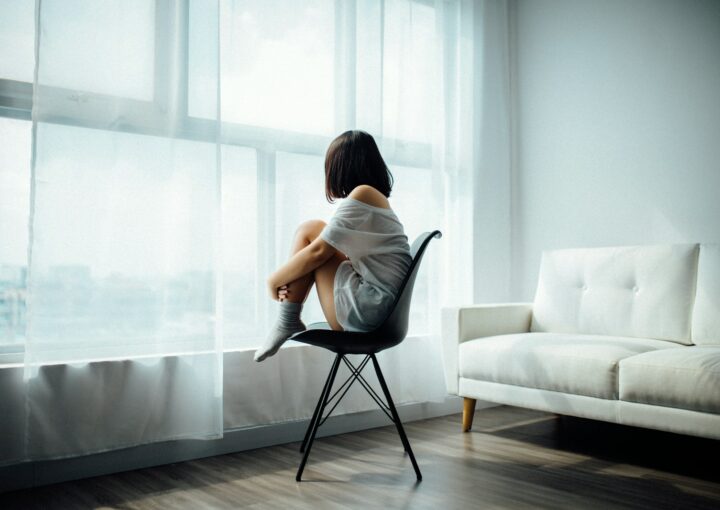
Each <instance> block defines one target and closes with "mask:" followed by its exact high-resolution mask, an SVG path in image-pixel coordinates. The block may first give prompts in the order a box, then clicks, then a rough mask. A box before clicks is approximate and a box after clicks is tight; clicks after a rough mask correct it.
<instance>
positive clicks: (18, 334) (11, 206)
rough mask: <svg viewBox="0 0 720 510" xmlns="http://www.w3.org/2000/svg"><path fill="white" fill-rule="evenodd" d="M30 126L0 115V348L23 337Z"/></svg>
mask: <svg viewBox="0 0 720 510" xmlns="http://www.w3.org/2000/svg"><path fill="white" fill-rule="evenodd" d="M31 127H32V124H31V123H30V122H27V121H23V120H13V119H4V118H0V140H2V141H3V143H2V144H1V145H0V197H1V199H0V352H2V351H3V350H5V351H7V350H19V349H21V348H22V344H23V343H24V341H25V296H26V289H27V249H28V215H29V213H30V142H31ZM13 346H14V347H16V348H13Z"/></svg>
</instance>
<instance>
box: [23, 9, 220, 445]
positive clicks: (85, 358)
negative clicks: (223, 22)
mask: <svg viewBox="0 0 720 510" xmlns="http://www.w3.org/2000/svg"><path fill="white" fill-rule="evenodd" d="M205 4H206V8H207V7H212V3H211V2H205ZM184 7H186V6H183V4H182V3H180V2H162V1H161V2H158V3H157V5H156V4H155V3H152V2H147V1H146V0H133V1H129V0H111V1H105V2H90V1H84V0H42V1H40V2H38V4H37V9H38V10H37V13H36V16H37V43H36V59H37V64H36V66H37V67H36V72H35V87H34V97H33V132H34V137H33V164H32V180H31V205H30V233H31V235H30V248H29V259H30V264H29V282H28V295H29V303H28V305H29V306H28V321H27V340H26V344H25V380H26V383H27V402H28V405H27V412H28V424H27V427H28V428H27V448H28V451H27V455H28V456H29V457H30V458H43V457H58V456H63V455H72V454H78V453H88V452H92V451H99V450H105V449H110V448H118V447H123V446H130V445H134V444H139V443H144V442H150V441H156V440H166V439H177V438H212V437H220V436H222V349H221V348H222V343H221V333H222V331H221V326H222V324H221V321H219V320H218V319H219V318H221V317H222V314H221V302H222V294H221V290H222V286H221V280H220V275H221V271H220V270H219V268H220V267H221V261H220V256H219V254H220V250H219V246H220V218H221V216H220V211H221V202H220V196H221V195H220V189H221V176H220V147H219V144H218V143H217V132H218V130H217V127H216V125H215V123H213V124H211V125H202V126H192V125H190V124H189V123H188V122H187V121H186V117H185V115H184V112H185V111H186V110H187V105H186V103H185V102H186V97H187V91H186V88H185V85H184V79H183V76H184V75H185V74H186V73H187V63H186V61H185V60H184V59H185V58H186V56H185V55H184V54H183V51H184V47H185V44H184V42H185V34H186V30H187V29H186V27H187V17H188V12H187V9H186V8H184ZM215 17H216V19H217V6H215ZM203 29H204V31H205V33H204V34H203V36H204V37H205V38H206V39H208V40H210V41H217V40H218V29H217V22H216V23H214V24H213V23H210V24H206V25H205V26H204V27H203ZM217 69H218V67H217V65H215V73H214V75H213V74H212V73H211V72H208V73H206V76H205V77H206V80H205V81H204V82H203V83H202V84H201V85H199V86H198V87H199V89H198V88H197V87H196V89H197V90H196V92H197V93H202V94H203V95H204V96H205V97H207V98H216V97H217V95H218V90H219V86H218V78H217ZM113 360H123V361H122V362H113Z"/></svg>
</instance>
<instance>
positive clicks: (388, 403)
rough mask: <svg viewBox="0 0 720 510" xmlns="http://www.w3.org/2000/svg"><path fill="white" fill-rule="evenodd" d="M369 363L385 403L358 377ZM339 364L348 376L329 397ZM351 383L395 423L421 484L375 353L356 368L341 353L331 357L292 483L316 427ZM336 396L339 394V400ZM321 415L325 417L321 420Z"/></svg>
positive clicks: (321, 423) (410, 449) (301, 468)
mask: <svg viewBox="0 0 720 510" xmlns="http://www.w3.org/2000/svg"><path fill="white" fill-rule="evenodd" d="M369 361H372V363H373V367H374V368H375V373H376V375H377V379H378V382H379V383H380V387H381V388H382V391H383V394H384V395H385V402H383V400H382V398H381V397H380V395H378V394H377V392H376V391H375V390H374V389H373V388H372V386H370V384H369V383H368V382H367V380H366V379H365V378H364V377H363V376H362V373H361V372H362V371H363V369H364V368H365V367H366V366H367V364H368V362H369ZM341 362H344V363H345V365H346V366H347V367H348V369H350V377H348V378H347V379H346V380H345V382H344V383H342V384H341V385H340V387H339V388H338V389H337V390H336V391H335V393H333V394H332V396H330V393H331V391H332V387H333V383H334V382H335V376H336V375H337V371H338V368H340V363H341ZM355 381H358V382H359V383H360V385H361V386H362V387H363V388H365V391H367V392H368V394H369V395H370V397H372V399H373V400H374V401H375V402H376V403H377V404H378V406H380V410H381V411H383V412H384V413H385V415H387V417H388V418H389V419H390V421H391V422H393V423H394V424H395V427H396V428H397V431H398V434H399V435H400V440H401V441H402V444H403V448H405V451H406V452H407V454H408V455H409V457H410V461H411V462H412V465H413V469H414V470H415V475H416V476H417V479H418V481H421V480H422V474H421V473H420V468H419V467H418V464H417V461H416V460H415V455H414V454H413V451H412V448H411V447H410V441H408V438H407V435H406V434H405V429H404V428H403V425H402V422H401V421H400V417H399V416H398V413H397V409H396V408H395V404H394V403H393V400H392V397H391V396H390V391H389V390H388V387H387V383H386V382H385V377H383V373H382V370H380V364H379V363H378V361H377V358H376V357H375V354H368V355H367V356H365V358H364V359H363V360H362V362H360V364H359V365H358V366H357V367H356V366H355V365H353V363H352V362H351V361H350V360H349V359H347V358H346V357H345V355H344V354H337V355H336V356H335V361H334V362H333V364H332V368H330V373H329V374H328V377H327V380H326V381H325V386H324V387H323V390H322V393H321V394H320V398H319V399H318V402H317V405H316V406H315V412H314V413H313V416H312V418H311V419H310V424H309V425H308V428H307V431H306V432H305V438H304V439H303V442H302V445H301V446H300V452H301V453H303V454H304V455H303V458H302V462H300V467H299V468H298V472H297V475H296V476H295V480H297V481H298V482H299V481H301V479H302V474H303V470H304V469H305V464H307V460H308V457H309V456H310V450H311V449H312V445H313V442H314V441H315V435H316V434H317V431H318V428H320V426H322V425H323V423H325V421H326V420H327V419H328V418H329V417H330V415H331V414H332V412H333V411H334V410H335V408H336V407H337V406H338V404H339V403H340V401H341V400H342V399H343V397H344V396H345V394H347V392H348V390H349V389H350V387H351V386H352V385H353V383H354V382H355ZM340 392H342V393H340ZM338 394H339V395H340V396H339V397H338ZM336 397H338V398H337V400H336V401H335V403H334V404H333V406H332V407H331V408H330V411H328V412H327V414H325V409H326V408H327V407H328V406H329V405H330V404H331V403H332V402H333V400H335V398H336ZM323 415H324V416H325V417H324V418H323Z"/></svg>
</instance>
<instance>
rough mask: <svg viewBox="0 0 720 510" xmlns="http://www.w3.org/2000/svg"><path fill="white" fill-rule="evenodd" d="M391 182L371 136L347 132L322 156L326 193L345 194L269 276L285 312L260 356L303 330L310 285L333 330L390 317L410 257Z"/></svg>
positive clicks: (302, 233)
mask: <svg viewBox="0 0 720 510" xmlns="http://www.w3.org/2000/svg"><path fill="white" fill-rule="evenodd" d="M392 185H393V178H392V174H391V173H390V171H389V170H388V168H387V165H385V161H383V158H382V156H381V155H380V151H379V150H378V148H377V145H376V144H375V140H374V139H373V137H372V136H370V135H369V134H367V133H365V132H363V131H347V132H345V133H343V134H342V135H340V136H338V137H337V138H336V139H335V140H333V142H332V143H331V144H330V147H329V148H328V151H327V154H326V156H325V196H326V197H327V199H328V201H329V202H331V203H332V202H333V201H334V200H335V199H338V198H343V199H345V200H343V202H342V203H341V204H340V206H338V208H337V211H336V212H335V215H334V216H333V217H332V218H331V219H330V222H329V223H328V224H327V225H326V224H325V222H323V221H320V220H311V221H306V222H305V223H303V224H301V225H300V227H299V228H298V230H297V233H296V234H295V240H294V241H293V245H292V253H293V255H292V257H291V258H290V260H289V261H288V262H287V263H285V264H284V265H283V266H282V267H280V268H279V269H278V270H277V271H275V272H274V273H273V274H272V275H270V278H268V288H269V291H270V296H271V297H272V298H273V299H274V300H276V301H279V302H280V313H279V316H278V320H277V323H276V324H275V327H274V328H273V329H272V331H271V332H270V334H269V335H268V337H267V340H266V341H265V344H264V345H263V346H262V347H261V348H260V349H258V350H257V352H256V353H255V361H262V360H264V359H265V358H267V357H268V356H272V355H273V354H275V353H276V352H277V350H278V349H279V348H280V346H281V345H282V344H283V342H285V340H287V339H288V338H289V337H290V336H292V335H293V334H295V333H297V332H299V331H303V330H305V324H303V322H302V320H300V312H301V311H302V303H303V302H304V301H305V298H306V297H307V295H308V293H309V291H310V288H311V287H312V285H313V283H314V284H315V286H316V288H317V293H318V297H319V298H320V305H321V306H322V310H323V313H324V314H325V318H326V320H327V322H328V323H329V324H330V326H331V327H332V329H334V330H337V331H343V330H344V331H371V330H373V329H374V328H376V327H377V326H379V325H380V324H381V323H382V321H383V320H385V317H386V316H387V314H388V313H389V309H390V306H391V305H392V303H393V301H394V300H395V296H396V295H397V292H398V289H399V287H400V284H401V282H402V280H403V278H404V277H405V274H406V273H407V271H408V269H409V267H410V262H411V257H410V247H409V246H408V239H407V236H405V232H404V230H403V226H402V224H401V223H400V221H399V220H398V218H397V216H396V215H395V213H394V212H393V210H392V209H390V203H389V202H388V197H389V196H390V192H391V191H392Z"/></svg>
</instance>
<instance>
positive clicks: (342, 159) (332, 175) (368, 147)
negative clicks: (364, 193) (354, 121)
mask: <svg viewBox="0 0 720 510" xmlns="http://www.w3.org/2000/svg"><path fill="white" fill-rule="evenodd" d="M361 184H367V185H369V186H372V187H373V188H375V189H376V190H378V191H379V192H380V193H382V194H383V195H385V196H386V197H389V196H390V192H391V191H392V187H393V176H392V174H391V173H390V170H389V169H388V167H387V165H386V164H385V161H384V160H383V158H382V156H381V155H380V151H379V150H378V147H377V145H376V144H375V139H374V138H373V137H372V136H371V135H369V134H368V133H366V132H365V131H345V132H344V133H343V134H341V135H340V136H338V137H337V138H336V139H335V140H333V141H332V143H331V144H330V147H328V150H327V154H326V155H325V197H327V200H328V202H330V203H332V202H334V201H335V199H336V198H345V197H347V196H348V195H349V194H350V193H351V192H352V190H354V189H355V188H356V187H357V186H360V185H361Z"/></svg>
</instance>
